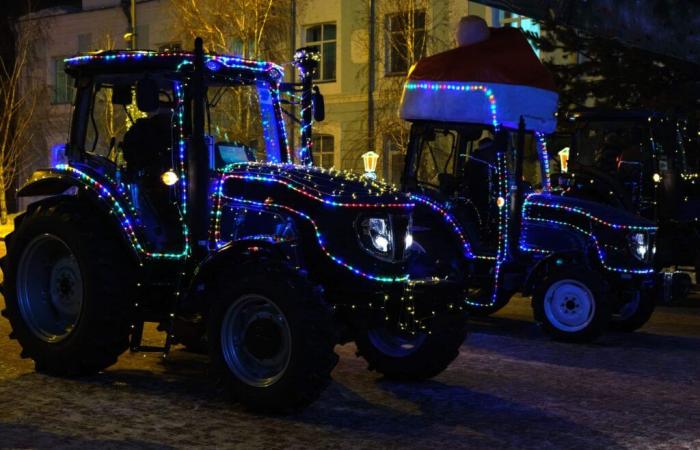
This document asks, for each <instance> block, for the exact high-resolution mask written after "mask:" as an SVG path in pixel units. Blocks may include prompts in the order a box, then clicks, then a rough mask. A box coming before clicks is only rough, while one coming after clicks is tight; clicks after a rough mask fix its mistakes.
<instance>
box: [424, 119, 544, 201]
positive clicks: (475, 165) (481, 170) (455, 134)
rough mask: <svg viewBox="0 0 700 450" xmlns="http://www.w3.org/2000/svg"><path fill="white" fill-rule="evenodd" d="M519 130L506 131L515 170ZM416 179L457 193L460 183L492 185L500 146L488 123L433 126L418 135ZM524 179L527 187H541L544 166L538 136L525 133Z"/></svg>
mask: <svg viewBox="0 0 700 450" xmlns="http://www.w3.org/2000/svg"><path fill="white" fill-rule="evenodd" d="M516 139H517V133H511V132H509V133H507V145H506V146H507V148H506V150H507V162H508V166H509V169H510V171H511V173H513V172H514V170H513V168H514V157H515V155H514V152H512V151H510V150H512V149H514V148H515V145H516ZM417 143H418V153H417V158H416V167H415V180H416V182H417V184H418V185H423V186H426V187H430V188H434V189H439V190H441V191H443V193H444V194H447V195H451V194H455V193H458V192H456V191H458V190H459V188H460V186H462V187H465V188H467V189H469V186H471V191H481V190H483V188H486V189H490V187H489V186H490V184H491V183H492V182H493V177H494V174H495V163H496V152H497V150H498V149H497V146H496V143H495V140H494V136H493V133H492V131H491V129H490V128H488V127H483V128H482V127H476V128H466V129H460V130H458V129H454V128H452V129H451V128H431V129H430V131H428V132H426V133H422V134H421V136H419V137H418V139H417ZM524 150H525V151H524V155H523V180H522V181H523V182H524V184H525V186H524V187H525V189H526V190H532V189H541V188H542V185H543V180H542V166H541V164H540V160H539V154H538V151H537V145H536V139H535V136H533V135H532V134H530V133H528V134H526V135H525V149H524Z"/></svg>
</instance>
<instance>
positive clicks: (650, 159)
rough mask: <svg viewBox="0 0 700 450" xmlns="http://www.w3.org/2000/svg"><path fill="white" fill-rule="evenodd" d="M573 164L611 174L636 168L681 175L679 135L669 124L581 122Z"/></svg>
mask: <svg viewBox="0 0 700 450" xmlns="http://www.w3.org/2000/svg"><path fill="white" fill-rule="evenodd" d="M576 139H577V141H576V149H577V155H576V163H578V164H581V165H584V166H590V167H595V168H597V169H600V170H602V171H604V172H609V173H614V172H616V171H619V170H629V168H628V167H625V166H638V167H639V168H640V169H643V170H644V171H652V172H657V171H660V172H666V171H668V170H673V169H676V170H679V171H681V172H685V171H686V170H687V167H688V164H687V161H686V155H685V148H684V147H683V142H682V135H681V133H680V130H679V129H678V127H677V124H676V122H674V121H671V120H654V121H652V123H651V125H650V124H649V122H647V121H643V122H640V121H595V122H593V121H592V122H585V123H584V124H583V125H582V126H581V128H580V129H579V132H578V133H577V137H576Z"/></svg>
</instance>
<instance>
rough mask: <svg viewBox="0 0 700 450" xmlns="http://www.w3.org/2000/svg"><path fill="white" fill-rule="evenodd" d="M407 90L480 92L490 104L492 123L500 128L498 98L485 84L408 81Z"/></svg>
mask: <svg viewBox="0 0 700 450" xmlns="http://www.w3.org/2000/svg"><path fill="white" fill-rule="evenodd" d="M406 90H408V91H414V90H426V91H455V92H469V91H480V92H482V93H483V94H484V96H485V97H486V99H487V100H488V102H489V109H490V111H491V123H492V124H493V126H494V128H498V127H499V122H498V108H497V104H496V96H495V95H494V94H493V91H492V90H491V88H489V87H488V86H485V85H483V84H464V83H456V82H437V81H436V82H431V81H408V82H407V83H406Z"/></svg>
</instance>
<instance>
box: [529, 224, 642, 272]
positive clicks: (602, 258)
mask: <svg viewBox="0 0 700 450" xmlns="http://www.w3.org/2000/svg"><path fill="white" fill-rule="evenodd" d="M527 221H528V222H542V223H545V224H547V225H548V226H551V225H556V226H561V227H569V228H573V229H575V230H576V231H578V232H579V233H581V234H583V235H584V236H587V237H588V238H590V239H591V241H592V242H593V244H594V247H595V249H596V253H597V255H598V259H599V261H600V264H601V265H602V266H603V268H605V269H606V270H608V271H611V272H618V273H627V274H636V275H648V274H652V273H654V272H655V271H654V269H653V268H647V269H630V268H626V267H614V266H611V265H609V264H608V263H607V262H606V257H605V252H604V251H603V249H602V247H601V245H600V243H599V242H598V238H596V236H595V234H593V233H592V232H589V231H586V230H584V229H583V228H581V227H579V226H577V225H574V224H571V223H568V222H563V221H560V220H553V219H544V218H540V217H530V218H528V219H527ZM520 250H522V251H525V252H532V253H540V254H551V253H552V251H551V250H546V249H541V248H537V247H534V246H530V245H528V244H527V243H526V242H525V241H524V240H521V241H520Z"/></svg>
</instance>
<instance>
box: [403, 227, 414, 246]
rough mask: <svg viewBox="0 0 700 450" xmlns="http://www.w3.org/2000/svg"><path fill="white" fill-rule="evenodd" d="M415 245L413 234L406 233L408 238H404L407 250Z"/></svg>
mask: <svg viewBox="0 0 700 450" xmlns="http://www.w3.org/2000/svg"><path fill="white" fill-rule="evenodd" d="M412 245H413V234H411V231H410V230H409V231H406V237H405V238H404V246H405V248H406V249H409V248H411V246H412Z"/></svg>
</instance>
